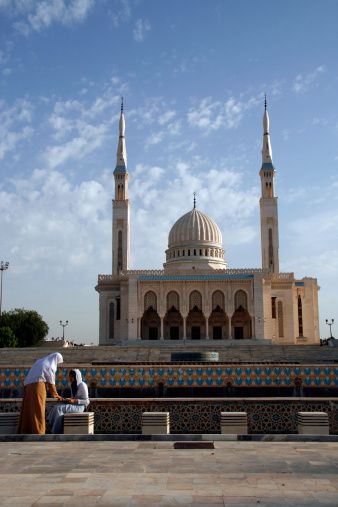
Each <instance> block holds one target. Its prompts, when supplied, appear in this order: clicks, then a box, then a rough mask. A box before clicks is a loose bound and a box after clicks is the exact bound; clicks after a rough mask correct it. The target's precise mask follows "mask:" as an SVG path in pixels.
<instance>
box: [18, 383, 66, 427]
mask: <svg viewBox="0 0 338 507" xmlns="http://www.w3.org/2000/svg"><path fill="white" fill-rule="evenodd" d="M46 384H47V386H48V389H49V392H50V393H51V395H52V396H53V397H55V395H56V396H57V391H56V388H55V385H54V384H49V383H47V382H34V383H32V384H28V385H26V386H25V392H24V397H23V400H22V406H21V412H20V419H19V426H18V433H23V434H33V435H44V434H45V433H46V417H45V414H46V397H47V394H46Z"/></svg>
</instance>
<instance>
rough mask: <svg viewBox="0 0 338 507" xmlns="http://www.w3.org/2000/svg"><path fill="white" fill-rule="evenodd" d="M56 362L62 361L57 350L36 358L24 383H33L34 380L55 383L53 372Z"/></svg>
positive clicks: (56, 365)
mask: <svg viewBox="0 0 338 507" xmlns="http://www.w3.org/2000/svg"><path fill="white" fill-rule="evenodd" d="M58 363H63V357H62V355H61V354H60V353H59V352H54V353H53V354H48V356H45V357H42V358H41V359H38V360H37V361H35V363H34V364H33V366H32V367H31V369H30V370H29V372H28V375H27V377H26V378H25V381H24V385H25V386H26V385H27V384H34V383H35V382H48V383H49V384H55V372H56V370H57V367H58Z"/></svg>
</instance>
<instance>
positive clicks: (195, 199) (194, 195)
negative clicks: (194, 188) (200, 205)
mask: <svg viewBox="0 0 338 507" xmlns="http://www.w3.org/2000/svg"><path fill="white" fill-rule="evenodd" d="M193 195H194V209H196V192H194V194H193Z"/></svg>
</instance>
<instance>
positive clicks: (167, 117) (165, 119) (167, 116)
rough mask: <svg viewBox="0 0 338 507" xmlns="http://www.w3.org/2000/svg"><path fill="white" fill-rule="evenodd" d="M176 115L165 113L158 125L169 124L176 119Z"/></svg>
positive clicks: (169, 112) (170, 112)
mask: <svg viewBox="0 0 338 507" xmlns="http://www.w3.org/2000/svg"><path fill="white" fill-rule="evenodd" d="M175 115H176V112H175V111H165V112H164V113H162V114H161V115H160V117H159V119H158V123H159V124H160V125H165V124H166V123H168V122H169V121H170V120H172V119H173V118H174V116H175Z"/></svg>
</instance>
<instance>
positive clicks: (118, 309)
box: [116, 298, 121, 320]
mask: <svg viewBox="0 0 338 507" xmlns="http://www.w3.org/2000/svg"><path fill="white" fill-rule="evenodd" d="M116 320H121V299H120V298H116Z"/></svg>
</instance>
